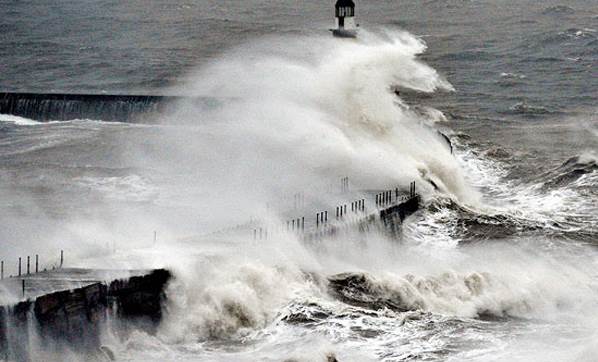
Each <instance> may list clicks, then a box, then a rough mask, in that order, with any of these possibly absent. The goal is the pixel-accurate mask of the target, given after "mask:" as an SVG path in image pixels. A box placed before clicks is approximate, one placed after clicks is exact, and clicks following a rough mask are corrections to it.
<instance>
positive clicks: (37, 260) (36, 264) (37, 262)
mask: <svg viewBox="0 0 598 362" xmlns="http://www.w3.org/2000/svg"><path fill="white" fill-rule="evenodd" d="M38 272H39V255H38V254H35V274H37V273H38Z"/></svg>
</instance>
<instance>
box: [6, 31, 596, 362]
mask: <svg viewBox="0 0 598 362" xmlns="http://www.w3.org/2000/svg"><path fill="white" fill-rule="evenodd" d="M588 33H591V32H588ZM427 51H428V45H427V43H426V38H424V37H419V36H415V35H413V34H411V33H408V32H405V31H399V30H394V29H392V28H384V29H376V30H371V31H368V30H365V29H362V31H361V32H360V37H359V39H358V40H355V41H353V40H349V41H339V40H337V39H332V38H329V37H326V36H320V35H287V36H278V35H277V36H263V37H259V38H257V39H252V40H251V41H248V42H246V43H244V44H242V45H238V46H235V47H231V48H228V49H226V50H225V51H223V52H222V53H221V54H219V55H218V56H217V57H215V58H214V59H212V60H210V61H208V62H203V63H202V64H201V65H199V66H197V67H196V68H194V69H193V70H190V71H188V72H186V74H185V76H184V77H183V78H184V79H183V80H182V81H179V82H177V83H176V84H174V85H171V86H170V87H168V88H166V89H165V91H166V92H167V93H173V94H185V95H188V96H192V97H193V96H197V97H211V98H214V99H216V101H215V102H214V103H211V104H209V105H206V104H205V103H194V102H193V101H192V100H181V101H179V102H177V103H173V104H170V105H169V107H168V111H167V112H165V113H164V114H160V115H158V116H155V117H152V118H151V119H147V120H146V122H143V124H127V123H109V122H103V121H102V120H73V121H68V122H58V121H55V122H36V121H34V120H29V119H25V118H19V117H15V116H8V115H0V135H1V137H0V162H1V165H2V168H1V169H0V180H1V181H2V186H1V187H0V196H1V197H2V200H3V201H4V202H5V204H6V205H8V206H7V207H6V208H4V209H2V225H4V226H7V225H12V226H11V228H13V229H11V230H12V231H11V238H10V240H9V241H8V242H7V243H6V248H5V250H3V252H2V254H3V256H4V257H6V258H8V257H15V256H16V255H17V254H16V253H17V251H16V249H17V246H18V248H19V249H21V250H27V251H35V252H40V251H39V250H41V252H42V253H43V252H44V251H46V250H47V251H48V252H50V251H51V250H54V249H57V248H63V249H67V250H69V266H73V267H87V268H115V269H116V268H134V269H141V268H161V267H165V268H167V269H169V270H171V271H172V273H173V275H174V279H173V280H172V281H171V282H170V284H169V285H168V287H167V290H166V296H167V299H166V300H165V302H164V303H165V304H164V310H165V313H164V319H163V321H162V322H161V324H160V326H159V328H158V330H157V333H156V334H155V335H154V334H150V333H148V332H147V331H144V330H129V331H121V330H119V328H117V327H114V326H110V325H108V326H106V327H105V331H104V333H103V336H102V343H103V345H104V346H105V347H107V348H109V349H110V350H111V351H113V352H114V354H115V356H116V360H119V361H121V360H122V361H170V360H177V361H256V360H259V361H334V360H338V361H340V362H344V361H380V360H382V361H411V360H427V361H546V360H555V361H594V360H595V358H596V357H595V356H596V355H598V343H597V342H596V341H598V338H597V337H598V318H597V317H596V316H597V315H598V313H597V312H598V306H597V305H596V302H595V301H596V299H597V298H598V274H597V273H596V270H598V269H597V267H598V265H597V263H598V258H597V255H596V253H597V251H596V248H595V244H596V240H597V236H598V229H597V228H596V212H597V211H598V210H597V208H598V206H597V205H598V203H596V200H597V199H598V194H597V192H596V185H597V183H598V158H597V156H596V155H597V154H596V148H595V141H596V134H597V133H596V132H597V131H596V129H597V128H596V122H595V118H591V117H587V116H577V115H573V116H571V117H572V118H574V122H573V121H572V122H571V123H574V124H575V127H577V126H578V125H581V126H583V127H581V126H580V127H581V128H583V129H584V130H582V131H579V132H584V134H586V136H587V137H589V138H588V139H590V141H588V143H584V144H589V147H586V146H584V147H579V148H571V149H567V150H566V151H564V153H565V156H564V157H560V158H558V162H557V163H556V166H554V167H549V168H543V169H541V170H538V172H534V170H532V171H531V172H529V173H525V172H521V170H520V168H525V166H520V163H521V164H523V163H525V162H527V161H526V160H527V159H526V157H531V156H530V155H528V154H525V152H517V151H514V150H513V149H514V148H513V147H509V146H508V145H505V143H500V142H498V141H494V142H493V141H492V140H488V139H483V138H482V137H480V133H479V131H476V130H477V128H476V127H478V126H469V125H468V126H465V127H459V126H455V125H454V124H452V122H454V119H455V118H460V117H459V116H458V115H457V116H455V115H454V114H448V112H447V111H444V110H441V108H442V107H437V106H436V104H435V103H434V101H429V100H430V99H440V100H441V101H439V102H442V100H443V99H452V98H451V97H454V94H455V93H458V92H460V90H459V88H458V87H455V86H453V85H452V84H451V82H449V80H448V79H447V78H446V77H445V76H443V75H442V73H441V72H439V71H437V70H436V69H434V68H433V67H432V66H430V65H428V64H427V62H426V61H424V59H425V58H426V52H427ZM498 74H499V75H498V80H497V84H499V85H498V86H499V87H503V86H504V78H505V77H506V76H502V75H500V74H502V73H498ZM504 74H507V73H504ZM509 74H515V73H509ZM510 78H514V79H515V81H517V82H519V81H522V82H524V81H526V79H527V78H526V77H509V79H510ZM509 86H511V85H509ZM458 112H465V111H460V110H457V111H454V112H453V113H458ZM593 114H594V115H595V112H594V113H593ZM460 120H461V119H460ZM508 126H509V127H512V128H513V129H514V128H515V126H513V125H511V124H507V126H504V127H508ZM480 127H487V129H488V130H489V131H488V132H489V133H490V132H491V131H492V130H494V129H495V128H494V127H498V126H495V125H494V124H492V125H487V124H484V125H483V126H480ZM525 127H529V129H528V130H526V131H524V132H523V131H522V133H526V134H528V133H529V134H534V133H536V132H540V131H537V130H536V129H534V128H533V127H535V125H534V124H531V125H530V124H526V125H525ZM542 127H543V128H542V131H541V132H552V131H550V130H549V131H546V130H547V129H548V128H550V127H552V128H551V129H552V130H554V129H557V130H558V129H559V127H563V126H562V125H561V124H560V123H559V122H554V123H551V124H550V125H549V126H547V125H546V124H543V125H542ZM584 127H585V128H584ZM520 129H521V128H517V130H518V131H517V132H519V130H520ZM587 129H589V130H590V131H592V132H586V131H585V130H587ZM476 132H478V133H476ZM496 132H497V133H498V131H496ZM513 132H515V131H513ZM567 132H578V131H577V128H575V130H574V131H570V130H569V131H567ZM443 134H444V135H446V136H447V137H448V138H449V139H450V145H449V144H447V141H446V139H445V137H443ZM500 135H503V134H502V133H501V134H500ZM497 137H498V136H497ZM592 137H593V138H592ZM498 138H500V137H498ZM504 138H508V137H507V136H505V137H504ZM513 139H514V141H513V143H517V142H518V141H517V140H516V139H515V138H514V137H513ZM580 144H581V142H580ZM509 145H510V144H509ZM538 153H539V154H542V149H541V150H540V152H538ZM530 154H533V152H532V151H530ZM533 156H534V157H537V158H538V159H540V158H541V156H537V155H536V154H533ZM559 156H560V155H559ZM555 157H556V156H555ZM522 160H523V161H522ZM532 168H533V167H532ZM540 171H541V172H540ZM344 176H348V177H349V178H350V182H351V188H352V189H354V190H376V189H386V188H388V187H389V186H390V187H395V186H397V187H401V188H402V189H407V187H408V184H409V183H410V182H411V181H414V180H415V181H416V184H417V191H418V193H420V195H421V196H422V208H421V210H420V211H419V212H417V213H416V214H415V215H413V216H411V217H409V218H408V219H407V220H406V221H405V224H404V225H403V229H402V234H401V236H400V237H393V236H391V235H389V234H387V233H385V232H384V231H383V229H379V230H378V229H376V230H374V229H372V230H371V232H368V233H365V234H364V233H360V232H357V231H355V232H350V233H347V234H346V235H343V237H342V238H334V239H330V240H325V241H324V242H322V243H320V244H318V245H316V246H314V245H307V244H306V243H304V242H303V241H302V240H300V238H298V237H297V236H296V235H293V234H290V233H286V234H285V233H282V234H276V235H275V237H271V238H268V239H267V240H259V241H255V240H253V239H252V238H251V235H242V234H230V233H218V231H220V230H222V229H226V228H229V227H231V226H235V225H239V224H243V223H245V222H247V221H248V220H251V219H255V218H257V219H260V220H264V221H265V222H267V223H270V224H282V223H283V222H284V220H286V218H287V217H288V212H289V209H290V208H291V205H292V196H293V195H294V194H295V193H297V192H301V193H302V194H303V195H305V198H306V199H307V200H308V203H309V204H310V205H318V206H319V207H322V208H328V209H333V208H334V205H336V203H337V202H338V196H337V195H335V193H334V192H331V189H334V188H335V187H337V184H338V180H339V178H341V177H344ZM40 195H41V196H40ZM23 210H25V211H23ZM154 231H157V235H158V237H157V241H155V242H154V241H153V240H152V235H153V232H154ZM0 235H2V234H1V233H0ZM7 239H8V238H7ZM27 343H29V347H30V350H31V351H32V353H33V355H35V356H38V358H42V357H39V356H44V357H43V358H44V360H55V361H65V360H69V361H79V360H102V358H103V357H104V356H102V355H99V356H98V355H93V356H88V355H80V354H79V353H78V352H77V351H74V350H72V351H71V350H68V349H67V350H65V349H59V350H52V348H48V346H43V345H40V344H38V343H37V342H36V338H35V336H33V337H32V338H31V339H30V341H27ZM40 360H41V359H40Z"/></svg>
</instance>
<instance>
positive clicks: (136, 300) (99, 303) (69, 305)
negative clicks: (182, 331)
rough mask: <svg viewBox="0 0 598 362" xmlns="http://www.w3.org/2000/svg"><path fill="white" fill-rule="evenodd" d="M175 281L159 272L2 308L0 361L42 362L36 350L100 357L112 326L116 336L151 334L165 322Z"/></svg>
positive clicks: (81, 288)
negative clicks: (122, 333) (165, 304)
mask: <svg viewBox="0 0 598 362" xmlns="http://www.w3.org/2000/svg"><path fill="white" fill-rule="evenodd" d="M171 277H172V276H171V273H170V272H169V271H167V270H164V269H158V270H153V271H151V272H149V273H147V274H144V275H140V276H133V277H130V278H127V279H118V280H114V281H112V282H110V283H104V282H95V283H92V284H89V285H86V286H83V287H80V288H76V289H72V290H63V291H56V292H53V293H49V294H45V295H42V296H38V297H37V298H35V299H28V300H26V301H22V302H20V303H17V304H16V305H12V306H0V360H9V361H32V360H39V358H42V359H43V356H33V355H32V354H33V353H39V352H38V351H39V350H40V348H32V347H34V346H32V344H35V345H37V346H41V347H42V348H41V349H43V350H44V351H49V352H48V353H52V352H54V353H57V354H60V353H62V352H64V351H65V350H70V351H76V352H79V353H83V354H85V355H90V356H91V355H95V354H99V353H102V352H101V350H100V347H101V335H102V333H103V331H104V330H105V327H106V326H107V324H108V323H111V324H112V325H113V327H115V326H116V327H117V328H116V330H118V331H126V330H127V329H128V328H131V327H133V326H134V327H136V328H138V327H141V328H143V329H144V330H145V331H147V332H149V333H152V332H154V331H155V328H156V327H157V325H158V324H159V322H160V320H161V319H162V303H163V301H164V299H165V294H164V290H165V287H166V284H167V283H168V281H169V280H170V279H171Z"/></svg>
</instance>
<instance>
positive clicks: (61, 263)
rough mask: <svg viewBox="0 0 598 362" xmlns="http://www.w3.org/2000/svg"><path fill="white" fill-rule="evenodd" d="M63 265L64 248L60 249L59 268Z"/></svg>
mask: <svg viewBox="0 0 598 362" xmlns="http://www.w3.org/2000/svg"><path fill="white" fill-rule="evenodd" d="M63 265H64V250H60V268H61V269H62V266H63Z"/></svg>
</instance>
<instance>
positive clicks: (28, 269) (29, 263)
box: [27, 255, 31, 275]
mask: <svg viewBox="0 0 598 362" xmlns="http://www.w3.org/2000/svg"><path fill="white" fill-rule="evenodd" d="M30 265H31V257H30V256H29V255H27V275H29V274H31V269H30Z"/></svg>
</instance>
